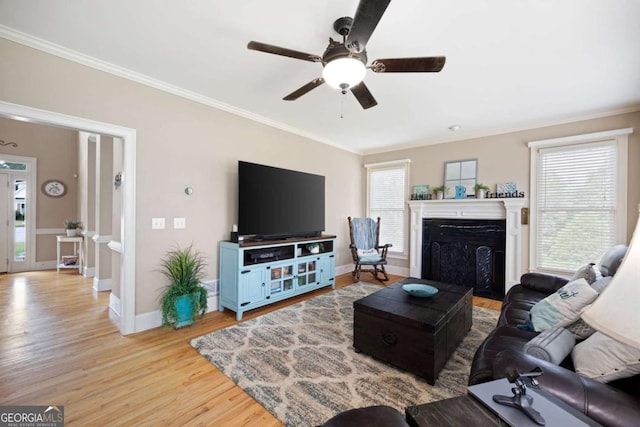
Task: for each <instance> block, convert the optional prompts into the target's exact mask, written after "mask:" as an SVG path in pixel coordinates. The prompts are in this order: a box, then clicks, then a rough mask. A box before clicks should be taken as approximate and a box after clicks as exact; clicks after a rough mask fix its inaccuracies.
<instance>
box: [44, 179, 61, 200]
mask: <svg viewBox="0 0 640 427" xmlns="http://www.w3.org/2000/svg"><path fill="white" fill-rule="evenodd" d="M41 190H42V192H43V193H44V194H46V195H47V196H49V197H62V196H64V195H65V194H67V186H66V185H64V183H63V182H62V181H58V180H57V179H50V180H48V181H45V182H44V183H43V184H42V187H41Z"/></svg>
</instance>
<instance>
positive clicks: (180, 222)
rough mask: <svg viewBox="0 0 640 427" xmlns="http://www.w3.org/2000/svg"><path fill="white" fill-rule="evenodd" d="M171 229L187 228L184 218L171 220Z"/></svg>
mask: <svg viewBox="0 0 640 427" xmlns="http://www.w3.org/2000/svg"><path fill="white" fill-rule="evenodd" d="M173 228H175V229H178V228H187V219H186V218H173Z"/></svg>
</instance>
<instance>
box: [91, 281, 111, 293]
mask: <svg viewBox="0 0 640 427" xmlns="http://www.w3.org/2000/svg"><path fill="white" fill-rule="evenodd" d="M111 283H112V281H111V279H98V278H97V277H94V278H93V290H94V291H96V292H103V291H110V290H111Z"/></svg>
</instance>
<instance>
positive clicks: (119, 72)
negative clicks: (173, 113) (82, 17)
mask: <svg viewBox="0 0 640 427" xmlns="http://www.w3.org/2000/svg"><path fill="white" fill-rule="evenodd" d="M0 37H2V38H4V39H7V40H10V41H12V42H15V43H19V44H21V45H24V46H27V47H31V48H33V49H37V50H40V51H42V52H46V53H49V54H51V55H55V56H57V57H60V58H63V59H67V60H69V61H72V62H75V63H78V64H82V65H85V66H87V67H91V68H94V69H96V70H99V71H103V72H105V73H109V74H112V75H114V76H118V77H121V78H124V79H127V80H131V81H134V82H136V83H140V84H143V85H145V86H149V87H152V88H154V89H158V90H161V91H163V92H167V93H170V94H172V95H176V96H179V97H182V98H185V99H188V100H190V101H195V102H198V103H200V104H203V105H206V106H208V107H213V108H216V109H218V110H222V111H226V112H227V113H231V114H234V115H236V116H240V117H244V118H245V119H249V120H252V121H254V122H258V123H262V124H264V125H267V126H269V127H273V128H276V129H280V130H283V131H285V132H288V133H292V134H295V135H298V136H302V137H304V138H308V139H311V140H313V141H316V142H320V143H323V144H326V145H330V146H332V147H335V148H338V149H340V150H344V151H349V152H352V153H355V154H360V155H361V154H362V153H361V152H359V151H354V150H351V149H349V148H347V147H344V146H341V145H339V144H336V143H335V142H333V141H329V140H327V139H324V138H321V137H320V136H318V135H315V134H312V133H309V132H306V131H303V130H301V129H298V128H296V127H293V126H289V125H287V124H284V123H281V122H278V121H275V120H271V119H269V118H267V117H264V116H261V115H259V114H255V113H252V112H250V111H247V110H243V109H241V108H237V107H234V106H233V105H229V104H227V103H224V102H221V101H218V100H216V99H213V98H210V97H207V96H204V95H201V94H199V93H196V92H193V91H190V90H187V89H184V88H181V87H179V86H175V85H172V84H169V83H167V82H164V81H162V80H159V79H155V78H153V77H149V76H147V75H145V74H142V73H138V72H136V71H132V70H129V69H127V68H124V67H120V66H117V65H114V64H112V63H110V62H107V61H103V60H101V59H98V58H94V57H92V56H89V55H85V54H83V53H80V52H77V51H75V50H72V49H68V48H66V47H64V46H60V45H58V44H55V43H52V42H50V41H47V40H44V39H41V38H39V37H35V36H32V35H31V34H27V33H23V32H22V31H18V30H16V29H13V28H11V27H7V26H6V25H2V24H0Z"/></svg>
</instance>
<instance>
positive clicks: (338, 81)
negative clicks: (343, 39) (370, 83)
mask: <svg viewBox="0 0 640 427" xmlns="http://www.w3.org/2000/svg"><path fill="white" fill-rule="evenodd" d="M366 72H367V68H366V67H365V65H364V64H363V63H362V61H360V60H359V59H355V58H338V59H334V60H333V61H331V62H329V63H328V64H327V65H325V66H324V69H323V70H322V77H323V78H324V80H325V81H326V82H327V84H328V85H329V86H331V87H333V88H336V89H342V88H343V86H344V85H345V84H346V85H347V87H353V86H355V85H357V84H358V83H360V82H361V81H362V79H364V76H365V74H366Z"/></svg>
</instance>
